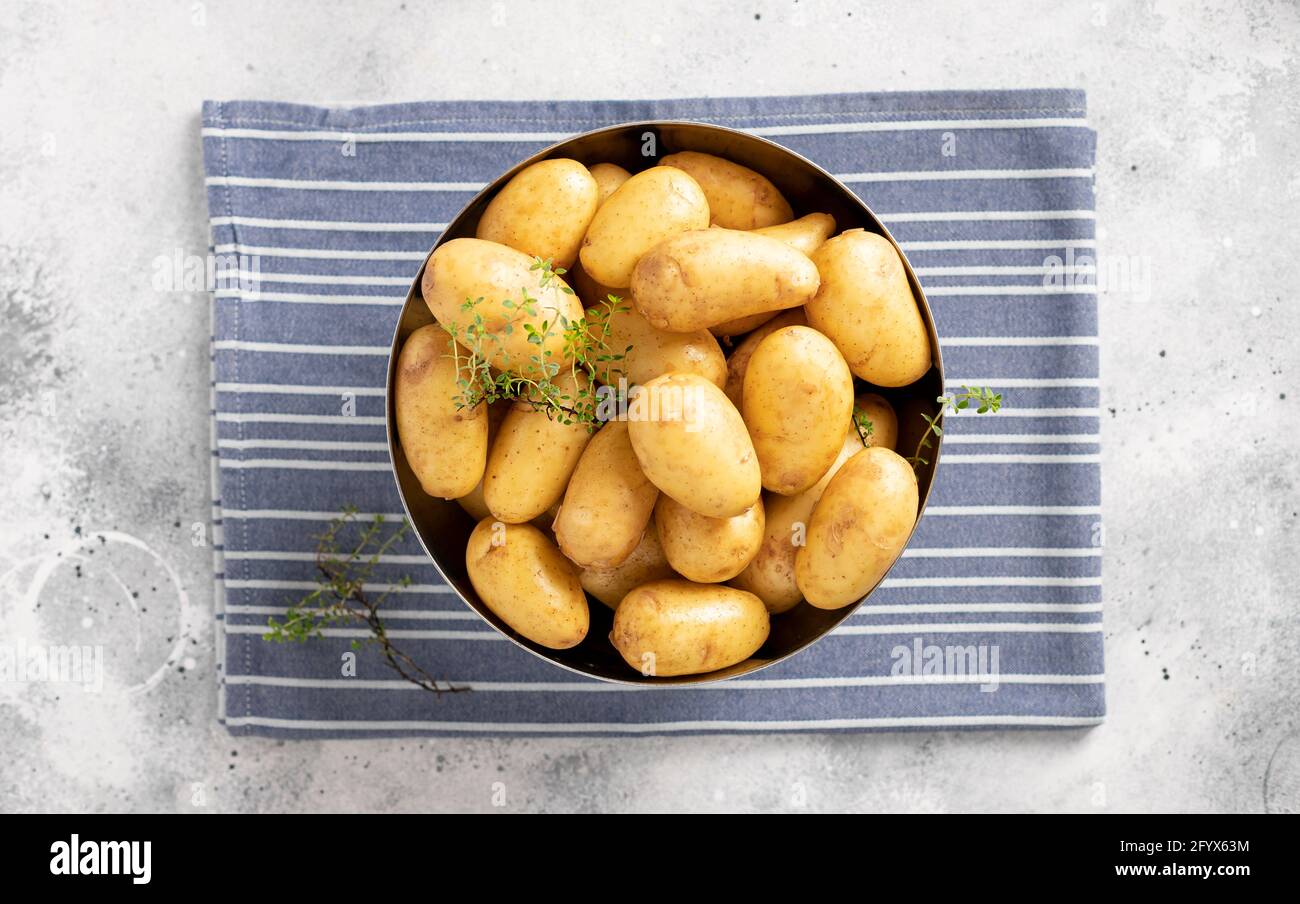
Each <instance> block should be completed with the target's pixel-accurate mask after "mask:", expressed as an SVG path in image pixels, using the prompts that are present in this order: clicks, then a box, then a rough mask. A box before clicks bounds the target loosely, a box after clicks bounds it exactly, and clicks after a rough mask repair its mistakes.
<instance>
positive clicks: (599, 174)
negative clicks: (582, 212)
mask: <svg viewBox="0 0 1300 904" xmlns="http://www.w3.org/2000/svg"><path fill="white" fill-rule="evenodd" d="M587 169H589V170H590V171H591V177H592V178H593V179H595V180H596V207H597V209H599V208H600V205H602V204H604V203H605V202H606V201H608V200H609V196H610V195H612V194H614V192H616V191H618V189H619V187H620V186H622V184H623V183H624V182H626V181H627V180H628V179H631V178H632V174H631V173H629V172H628V171H627V170H625V169H623V167H621V166H619V165H618V164H617V163H596V164H593V165H591V166H589V167H587Z"/></svg>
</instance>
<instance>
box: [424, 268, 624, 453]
mask: <svg viewBox="0 0 1300 904" xmlns="http://www.w3.org/2000/svg"><path fill="white" fill-rule="evenodd" d="M529 270H532V271H538V272H539V276H538V283H537V287H538V289H540V290H542V291H543V292H545V291H547V290H549V289H552V288H558V289H559V290H560V291H561V292H563V293H564V294H566V295H573V294H574V292H573V290H572V289H570V288H569V287H568V286H567V285H565V284H564V282H563V281H562V280H560V279H559V277H561V276H563V275H564V274H565V273H566V272H567V271H566V270H565V269H564V268H563V267H555V266H553V265H552V263H551V261H550V260H543V259H542V258H540V257H534V258H533V264H532V266H531V267H529ZM557 282H558V283H559V284H558V287H557V286H556V283H557ZM483 302H484V299H483V298H482V297H480V298H466V299H465V301H464V302H463V303H462V304H461V311H462V312H464V313H465V314H466V315H467V322H466V323H465V326H464V328H463V329H459V328H458V327H457V325H456V324H454V323H453V324H448V325H447V326H446V329H447V332H448V333H450V334H451V340H450V342H449V345H450V348H451V354H452V357H453V358H454V359H455V361H456V370H457V374H458V375H459V376H458V379H457V381H456V383H457V387H458V388H459V390H460V391H459V393H457V395H456V397H455V401H456V407H457V408H461V409H463V408H473V407H474V406H476V405H479V404H481V403H483V402H487V403H488V404H491V403H492V402H496V401H498V400H501V399H512V400H519V401H524V402H527V403H528V404H530V405H532V406H533V407H534V408H536V409H538V410H541V411H545V412H546V413H547V415H548V416H549V417H552V418H555V419H556V420H558V421H560V423H563V424H574V423H582V424H585V425H586V426H587V429H588V430H592V431H594V430H595V429H596V428H597V427H598V426H599V421H598V418H597V416H596V410H597V407H598V404H599V394H598V386H597V384H599V383H604V384H611V383H615V382H617V378H618V377H619V376H621V375H622V370H621V368H617V367H616V365H617V364H618V363H619V362H620V361H622V360H623V359H624V358H625V357H626V356H627V353H628V352H630V351H631V346H628V347H627V348H625V349H624V350H623V351H621V352H616V351H614V350H613V349H611V348H610V347H609V337H610V318H611V317H612V316H613V315H614V314H617V313H620V312H622V311H626V310H628V306H627V305H624V304H623V299H621V298H620V297H619V296H617V295H609V296H607V297H606V298H605V299H602V300H600V301H598V302H596V303H595V304H593V305H592V306H591V307H589V308H587V310H586V311H585V312H584V313H583V316H582V317H580V318H578V319H577V320H570V319H569V318H568V317H566V316H565V315H563V314H561V313H559V312H558V311H557V312H554V313H555V316H554V317H553V318H551V317H547V318H546V319H543V320H542V321H541V322H540V324H538V323H537V322H536V321H537V319H538V317H539V313H538V311H539V308H538V304H539V302H538V300H537V298H535V297H533V296H532V295H531V294H530V293H529V290H528V289H527V288H526V287H524V288H521V289H520V298H519V299H517V300H516V299H513V298H507V299H504V300H503V301H502V302H501V306H502V307H503V308H505V309H506V310H507V311H510V312H511V317H510V319H509V320H507V321H506V323H505V324H504V325H502V326H500V327H499V328H496V329H489V328H488V325H487V321H486V318H485V317H484V316H483V313H482V311H481V310H480V306H481V305H482V304H483ZM516 329H522V330H523V331H524V332H525V333H526V334H527V337H528V344H529V345H530V346H533V347H534V350H533V351H530V352H529V354H528V355H527V357H526V358H525V359H523V360H519V361H512V360H511V359H510V354H509V353H508V352H503V353H502V354H501V364H503V365H504V366H503V367H502V368H500V369H498V368H495V367H493V366H492V363H491V362H492V360H493V357H494V356H493V352H494V351H496V350H497V349H499V348H500V346H501V345H502V344H503V341H504V339H505V337H508V336H512V335H514V334H515V330H516ZM555 337H559V338H560V339H561V342H562V345H561V353H560V356H559V358H557V356H556V355H555V352H554V349H553V348H549V347H548V344H553V343H551V340H552V339H553V338H555ZM560 359H563V360H567V361H569V365H568V368H567V373H566V376H567V377H568V378H569V379H567V380H565V379H564V377H562V376H561V371H562V370H564V368H563V367H562V364H561V360H560ZM584 378H585V379H584ZM565 384H569V385H571V386H572V387H573V388H572V390H570V389H568V388H566V385H565Z"/></svg>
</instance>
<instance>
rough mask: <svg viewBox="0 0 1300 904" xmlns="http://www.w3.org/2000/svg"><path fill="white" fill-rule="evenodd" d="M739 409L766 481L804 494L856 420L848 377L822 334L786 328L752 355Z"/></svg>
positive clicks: (774, 489)
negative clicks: (742, 400)
mask: <svg viewBox="0 0 1300 904" xmlns="http://www.w3.org/2000/svg"><path fill="white" fill-rule="evenodd" d="M742 414H743V416H744V418H745V426H746V427H747V428H748V429H749V436H750V439H751V440H753V443H754V451H755V452H756V453H757V454H758V463H759V467H760V468H761V469H762V474H763V486H764V487H765V488H766V489H769V490H771V491H772V492H774V493H779V494H780V495H782V496H791V495H793V494H795V493H802V492H803V491H804V490H806V489H808V488H809V487H810V486H812V485H813V484H815V483H816V482H817V481H818V480H820V479H821V476H822V475H823V474H825V473H826V470H827V468H829V467H830V466H831V463H832V462H834V461H835V456H836V454H837V453H838V452H839V450H840V447H841V446H842V445H843V443H844V434H845V432H846V431H847V430H848V429H849V427H850V425H851V424H852V423H853V374H852V373H850V372H849V366H848V365H847V364H845V363H844V358H843V357H841V355H840V353H839V352H838V351H837V350H836V348H835V344H834V343H833V342H831V341H830V340H829V339H827V338H826V337H825V336H823V335H822V334H821V333H819V332H817V331H816V330H814V329H812V328H811V327H806V326H787V327H783V328H782V329H779V330H777V331H776V332H774V333H772V334H771V335H769V336H768V337H767V338H766V339H764V340H763V341H762V342H760V343H759V345H758V348H757V349H755V350H754V355H753V357H751V358H750V359H749V367H748V369H747V370H746V371H745V389H744V406H743V411H742Z"/></svg>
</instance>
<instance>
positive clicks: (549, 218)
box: [475, 159, 600, 267]
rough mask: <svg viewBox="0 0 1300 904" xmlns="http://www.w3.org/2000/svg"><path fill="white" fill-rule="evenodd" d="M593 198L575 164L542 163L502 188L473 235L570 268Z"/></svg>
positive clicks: (594, 187)
mask: <svg viewBox="0 0 1300 904" xmlns="http://www.w3.org/2000/svg"><path fill="white" fill-rule="evenodd" d="M599 199H600V186H599V184H598V183H597V182H596V179H595V178H594V177H593V175H592V174H591V173H590V172H588V171H587V168H586V167H585V166H583V165H582V164H581V163H579V162H578V161H576V160H565V159H557V160H543V161H541V162H540V163H534V164H533V165H532V166H530V167H528V168H527V169H524V170H523V171H521V172H520V173H519V174H518V175H517V176H515V177H514V178H513V179H511V180H510V181H509V182H507V183H506V184H505V186H504V187H503V188H502V189H501V191H499V192H498V193H497V196H496V197H495V198H493V199H492V200H491V201H490V202H489V203H488V206H487V209H486V210H484V211H483V216H482V217H481V218H480V219H479V223H478V231H477V232H476V233H475V235H476V236H477V237H478V238H480V239H486V240H488V241H489V242H500V243H501V244H502V245H508V246H510V247H511V248H514V249H515V250H516V251H522V252H523V253H524V254H527V255H529V256H530V257H540V258H541V259H542V260H549V261H551V263H552V264H553V265H554V266H556V267H571V266H573V262H574V261H575V260H577V259H578V246H579V245H581V244H582V237H583V236H584V235H586V234H587V227H588V226H590V225H591V218H592V217H594V216H595V215H596V205H597V204H598V203H599Z"/></svg>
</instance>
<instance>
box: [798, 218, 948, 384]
mask: <svg viewBox="0 0 1300 904" xmlns="http://www.w3.org/2000/svg"><path fill="white" fill-rule="evenodd" d="M813 261H814V262H815V263H816V264H817V270H818V272H820V273H821V288H820V289H818V290H817V295H816V297H815V298H813V299H812V300H811V301H809V302H808V303H807V305H806V306H805V310H806V311H807V313H808V323H809V325H811V326H812V327H814V328H815V329H817V330H820V331H821V332H823V333H825V334H826V335H827V336H828V337H829V338H830V340H831V341H832V342H834V343H835V346H836V347H837V348H838V349H839V350H840V353H841V354H842V355H844V360H845V361H847V362H849V368H850V369H851V370H852V371H853V373H854V374H856V375H857V376H859V377H861V378H862V379H864V380H866V381H867V382H868V383H875V384H876V385H877V386H906V385H908V384H909V383H915V382H916V381H917V380H919V379H921V377H923V376H925V373H926V371H928V370H929V369H930V337H929V335H928V334H927V333H926V329H925V323H924V321H922V319H921V311H920V309H919V308H917V305H916V299H915V298H914V297H913V296H912V287H911V286H910V285H909V284H908V281H907V271H906V270H904V269H903V261H902V259H901V258H900V257H899V256H898V252H897V251H896V250H895V249H894V246H893V245H892V244H890V242H889V240H888V239H886V238H885V237H884V236H880V235H876V234H875V233H874V232H866V231H864V230H862V229H850V230H849V231H847V232H843V233H841V234H839V235H837V236H836V237H835V238H833V239H831V240H830V241H828V242H826V244H824V245H822V246H821V247H820V248H818V249H817V251H816V252H815V253H814V254H813Z"/></svg>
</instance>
